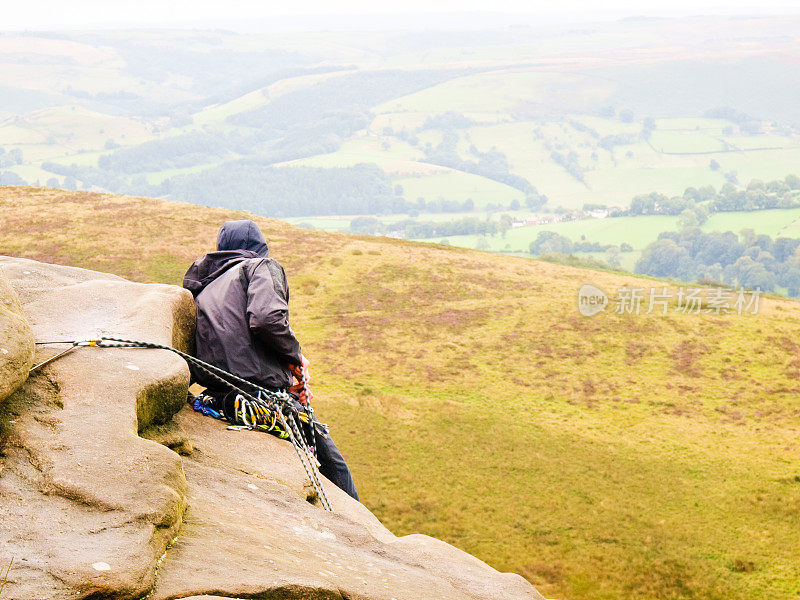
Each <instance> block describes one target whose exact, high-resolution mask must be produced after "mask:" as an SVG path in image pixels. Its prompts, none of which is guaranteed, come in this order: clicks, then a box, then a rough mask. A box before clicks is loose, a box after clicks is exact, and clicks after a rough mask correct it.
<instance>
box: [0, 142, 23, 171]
mask: <svg viewBox="0 0 800 600" xmlns="http://www.w3.org/2000/svg"><path fill="white" fill-rule="evenodd" d="M21 164H22V150H20V149H19V148H12V149H11V150H9V151H8V152H6V149H5V148H3V147H2V146H0V169H4V168H6V167H13V166H14V165H21Z"/></svg>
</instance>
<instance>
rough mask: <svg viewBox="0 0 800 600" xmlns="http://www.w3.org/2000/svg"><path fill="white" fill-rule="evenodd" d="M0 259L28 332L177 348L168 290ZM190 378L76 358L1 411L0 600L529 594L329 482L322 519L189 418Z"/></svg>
mask: <svg viewBox="0 0 800 600" xmlns="http://www.w3.org/2000/svg"><path fill="white" fill-rule="evenodd" d="M0 265H2V266H3V267H4V268H5V270H6V273H7V274H8V276H9V279H10V280H11V283H12V285H13V286H14V287H15V288H16V289H17V291H18V292H19V295H20V299H21V301H22V304H23V307H24V310H25V313H26V314H27V316H28V319H29V321H30V323H31V326H32V328H33V331H34V334H35V335H36V337H37V339H42V338H45V337H46V338H48V339H54V340H58V339H69V340H72V339H79V338H86V337H96V336H99V335H108V336H113V337H122V338H128V339H135V340H142V341H152V342H156V343H161V344H169V345H172V346H174V347H176V348H179V349H188V347H189V345H190V342H191V340H192V337H193V335H192V328H193V326H194V304H193V302H192V298H191V295H190V294H188V292H186V291H184V290H182V289H180V288H177V287H174V286H165V285H144V284H135V283H131V282H128V281H125V280H123V279H121V278H119V277H115V276H112V275H104V274H100V273H94V272H90V271H85V270H81V269H72V268H66V267H55V266H51V265H44V264H39V263H35V262H32V261H23V260H19V259H3V258H0ZM61 348H63V347H61ZM57 351H58V348H57V347H45V348H44V349H42V350H40V353H39V354H40V356H37V359H40V360H41V359H44V358H46V357H47V356H49V355H51V354H53V353H55V352H57ZM188 380H189V374H188V369H187V367H186V365H185V363H184V362H183V361H182V359H180V358H179V357H177V356H176V355H174V354H172V353H170V352H167V351H163V350H149V349H101V348H94V347H88V348H79V349H77V350H75V351H73V352H72V353H70V354H68V355H67V356H64V357H63V358H60V359H58V360H57V361H55V362H53V363H52V364H51V365H48V366H47V367H45V368H43V369H42V371H41V372H38V371H37V372H35V373H34V374H33V375H32V376H31V377H30V378H29V379H28V380H27V382H26V383H25V384H24V385H23V387H22V388H20V389H19V390H17V391H16V392H15V393H14V394H12V395H11V396H10V397H9V398H8V399H7V400H6V402H5V403H4V404H3V405H0V427H1V428H2V429H0V432H1V433H0V436H1V437H0V444H1V446H0V450H1V451H0V457H1V458H0V467H1V468H2V470H0V540H3V541H4V544H0V566H3V565H7V564H8V562H9V561H10V560H11V559H12V557H13V559H14V563H13V567H12V569H11V572H10V575H9V579H8V583H7V585H6V588H5V590H4V597H7V598H10V599H16V600H23V599H25V600H28V599H34V598H49V599H55V600H81V599H89V598H106V599H112V600H116V599H126V600H128V599H129V600H138V599H139V598H142V597H144V596H145V595H147V594H149V596H148V597H149V598H150V599H151V600H177V599H189V598H197V599H200V598H204V599H206V600H211V599H216V598H229V599H230V598H287V599H290V598H296V599H300V598H308V599H310V598H314V599H336V600H343V599H344V598H348V599H351V600H356V599H358V600H392V599H395V600H420V599H435V600H469V599H473V600H478V599H480V600H493V599H496V600H501V599H502V600H542V596H541V595H539V594H538V593H537V592H536V590H535V589H534V588H533V587H532V586H531V585H530V584H529V583H527V582H526V581H525V580H524V579H523V578H522V577H519V576H518V575H512V574H504V573H499V572H497V571H495V570H494V569H492V568H491V567H489V566H488V565H486V564H485V563H483V562H481V561H480V560H478V559H476V558H474V557H472V556H470V555H469V554H466V553H464V552H462V551H460V550H457V549H456V548H454V547H452V546H450V545H448V544H445V543H444V542H441V541H439V540H436V539H434V538H430V537H427V536H423V535H410V536H404V537H396V536H394V535H392V534H391V533H390V532H389V531H388V530H387V529H386V528H385V527H383V525H381V523H380V522H379V521H378V520H377V519H376V518H375V516H374V515H372V513H370V512H369V510H367V509H366V508H365V507H364V506H363V505H361V504H359V503H358V502H356V501H355V500H353V499H351V498H350V497H349V496H347V495H346V494H344V493H343V492H341V491H340V490H338V488H336V487H335V486H334V485H333V484H331V483H330V482H327V480H325V484H326V485H325V489H326V492H327V494H328V496H329V498H330V500H331V503H332V505H333V508H334V512H332V513H331V512H327V511H325V510H323V509H322V508H321V507H319V506H318V504H317V503H315V500H314V497H313V494H312V493H311V489H310V485H309V482H308V480H307V476H306V473H305V472H304V470H303V468H302V466H301V465H300V462H299V460H298V458H297V456H296V454H295V453H294V449H293V448H292V446H291V444H289V443H288V442H286V441H283V440H280V439H278V438H275V437H273V436H270V435H267V434H264V433H260V432H255V431H228V430H227V429H226V427H225V423H224V422H221V421H216V420H214V419H212V418H210V417H204V416H202V415H200V414H198V413H195V412H194V411H192V410H191V408H190V407H189V406H188V405H187V404H186V403H185V400H186V389H187V385H188ZM170 448H174V449H175V450H176V451H177V452H176V451H173V450H172V449H170ZM178 452H180V454H178ZM6 540H7V542H6Z"/></svg>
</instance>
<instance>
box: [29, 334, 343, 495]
mask: <svg viewBox="0 0 800 600" xmlns="http://www.w3.org/2000/svg"><path fill="white" fill-rule="evenodd" d="M36 344H37V345H50V344H71V346H70V347H69V348H67V349H66V350H64V351H63V352H60V353H58V354H56V355H55V356H51V357H50V358H48V359H47V360H45V361H43V362H41V363H39V364H37V365H35V366H34V367H32V368H31V370H30V372H31V373H32V372H33V371H35V370H36V369H39V368H41V367H43V366H45V365H47V364H50V363H51V362H53V361H54V360H56V359H58V358H61V357H62V356H64V355H65V354H68V353H69V352H72V351H73V350H75V349H76V348H79V347H81V346H95V347H97V348H151V349H156V350H169V351H170V352H174V353H175V354H177V355H178V356H180V357H181V358H183V359H184V360H185V361H186V362H187V363H189V364H191V365H193V366H194V367H196V368H197V369H199V370H201V371H203V372H204V373H205V374H206V375H208V376H209V377H211V378H212V379H214V380H215V381H217V382H219V383H222V384H223V385H225V386H226V387H228V388H230V389H232V390H233V391H235V392H236V393H237V394H238V395H239V396H241V400H240V402H241V406H242V415H243V419H242V421H243V422H244V426H245V428H246V429H253V428H254V425H255V415H256V414H257V413H259V414H267V415H270V417H271V418H272V419H273V420H277V421H278V423H279V424H280V425H281V427H283V429H284V431H286V433H287V434H288V437H289V441H290V442H291V443H292V446H293V447H294V449H295V452H296V453H297V457H298V458H299V459H300V464H302V465H303V469H304V470H305V472H306V475H307V476H308V479H309V480H310V481H311V485H312V487H313V488H314V491H315V492H316V493H317V496H318V497H319V499H320V502H321V503H322V506H323V508H325V510H329V511H333V508H332V507H331V503H330V501H329V500H328V496H327V494H325V488H324V487H323V485H322V480H321V479H320V475H319V470H318V469H317V460H316V457H315V456H314V455H313V454H312V452H311V449H310V448H309V446H308V443H307V442H306V439H305V437H304V436H303V434H302V433H301V430H300V427H299V425H298V422H297V421H298V419H299V418H300V417H299V412H298V410H297V409H296V408H295V407H294V405H293V403H292V397H291V396H290V395H289V394H287V393H286V392H282V391H278V392H276V391H273V390H269V389H267V388H264V387H261V386H259V385H257V384H255V383H253V382H252V381H247V380H246V379H242V378H241V377H238V376H237V375H234V374H233V373H229V372H228V371H225V370H224V369H220V368H219V367H215V366H214V365H212V364H210V363H207V362H204V361H202V360H200V359H198V358H196V357H194V356H192V355H191V354H187V353H185V352H181V351H180V350H177V349H176V348H172V347H171V346H164V345H162V344H154V343H151V342H140V341H136V340H126V339H121V338H112V337H101V338H98V339H95V340H77V341H56V342H36ZM244 388H247V389H249V390H252V391H254V392H255V394H256V395H253V394H252V393H250V392H248V391H247V389H244ZM237 399H238V397H237ZM309 408H310V407H309ZM251 418H252V423H251V422H250V419H251ZM309 418H311V420H312V427H313V413H312V414H311V415H310V416H309Z"/></svg>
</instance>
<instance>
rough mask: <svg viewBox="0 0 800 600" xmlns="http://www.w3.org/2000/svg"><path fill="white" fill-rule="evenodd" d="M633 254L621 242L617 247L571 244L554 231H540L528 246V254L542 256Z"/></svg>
mask: <svg viewBox="0 0 800 600" xmlns="http://www.w3.org/2000/svg"><path fill="white" fill-rule="evenodd" d="M614 250H616V252H633V246H631V245H630V244H628V243H626V242H623V243H622V244H620V245H619V246H617V245H615V244H600V243H599V242H589V241H586V240H581V241H580V242H573V241H572V240H571V239H570V238H568V237H566V236H564V235H561V234H558V233H556V232H555V231H540V232H539V233H538V234H537V235H536V239H535V240H533V241H532V242H531V243H530V245H529V246H528V252H530V253H531V254H534V255H537V256H542V255H545V254H572V253H573V252H608V251H614Z"/></svg>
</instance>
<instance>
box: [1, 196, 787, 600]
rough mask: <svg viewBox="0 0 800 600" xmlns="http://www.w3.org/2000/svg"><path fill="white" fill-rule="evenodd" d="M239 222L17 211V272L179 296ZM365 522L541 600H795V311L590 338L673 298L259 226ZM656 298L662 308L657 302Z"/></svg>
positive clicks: (6, 247)
mask: <svg viewBox="0 0 800 600" xmlns="http://www.w3.org/2000/svg"><path fill="white" fill-rule="evenodd" d="M241 216H242V214H241V213H235V212H232V211H224V210H220V209H206V208H201V207H197V206H192V205H183V204H175V203H169V202H165V201H159V200H150V199H143V198H131V197H124V196H108V195H99V194H90V193H77V192H61V191H57V190H47V189H41V188H13V187H0V223H2V227H0V254H10V255H15V256H25V257H30V258H34V259H38V260H44V261H52V262H58V263H62V264H71V265H77V266H82V267H88V268H92V269H99V270H104V271H110V272H114V273H118V274H120V275H123V276H126V277H130V278H132V279H135V280H139V281H160V282H168V283H179V282H180V280H181V276H182V274H183V272H184V270H185V268H186V267H187V266H188V264H189V263H190V262H191V261H192V260H193V259H194V258H195V257H196V256H197V255H199V254H201V253H202V252H205V251H208V250H210V249H212V246H213V243H214V240H215V236H216V231H217V228H218V227H219V225H220V224H221V222H223V221H224V220H226V219H229V218H239V217H241ZM256 220H257V221H258V222H259V223H260V225H261V226H262V228H263V230H264V232H265V234H266V236H267V238H268V239H269V241H270V248H271V254H272V255H273V256H274V257H275V258H277V259H278V260H280V261H281V262H282V264H283V265H284V266H285V268H286V271H287V273H288V275H289V278H290V285H291V287H292V304H291V309H292V322H293V325H294V327H295V329H296V331H297V332H298V335H299V336H300V338H301V340H302V342H303V345H304V352H305V353H306V354H307V355H308V356H309V357H310V359H311V362H312V375H313V379H314V382H313V383H314V389H315V392H316V394H317V396H318V400H317V412H318V414H319V415H320V416H321V418H322V419H324V420H326V421H328V422H329V423H330V424H331V425H332V427H333V431H334V432H335V437H336V439H337V442H338V443H339V445H340V447H341V448H342V450H343V452H344V454H345V456H346V457H347V459H348V461H349V462H350V464H351V466H352V468H353V471H354V475H355V478H356V482H357V483H358V485H359V490H360V492H361V494H362V498H363V501H364V503H365V504H366V505H367V506H368V507H369V508H370V509H372V510H373V511H374V512H375V513H376V514H377V515H378V516H379V517H380V518H381V519H382V520H383V521H384V523H386V524H387V525H388V526H389V527H390V528H391V529H392V530H393V531H395V532H396V533H399V534H404V533H411V532H425V533H429V534H432V535H435V536H438V537H441V538H442V539H445V540H447V541H449V542H451V543H453V544H455V545H457V546H459V547H461V548H463V549H465V550H467V551H469V552H472V553H474V554H476V555H477V556H479V557H481V558H482V559H484V560H486V561H488V562H489V563H490V564H492V565H493V566H495V567H497V568H499V569H502V570H513V571H516V572H518V573H521V574H522V575H524V576H525V577H527V578H528V579H530V580H531V581H532V582H533V583H534V584H535V585H536V586H537V587H538V588H539V589H540V590H541V591H542V592H543V593H544V594H545V595H546V596H548V597H557V598H568V599H571V600H578V599H580V600H601V599H602V600H611V599H614V600H617V599H630V600H634V599H636V600H640V599H678V598H680V599H684V598H686V599H698V600H699V599H702V600H710V599H717V600H723V599H724V600H739V599H741V600H745V599H747V600H754V599H760V600H778V599H788V598H796V597H797V596H798V594H800V583H798V582H800V549H799V548H800V547H798V544H797V540H798V539H799V538H800V519H798V516H800V467H798V464H797V460H796V457H797V451H798V447H800V436H799V435H798V427H797V417H798V414H800V400H798V397H797V393H798V383H797V378H798V376H800V347H799V346H798V343H797V340H798V333H800V305H798V304H797V303H794V302H790V301H779V300H771V299H769V300H762V303H761V306H760V311H759V313H758V314H757V315H750V314H745V315H737V314H736V313H733V314H727V315H715V314H699V315H697V314H688V315H687V314H682V313H679V312H675V311H674V310H673V311H670V314H668V315H661V314H653V315H638V316H637V315H628V314H624V315H618V314H614V311H613V310H612V308H613V303H612V305H610V307H609V309H608V310H607V311H606V312H605V313H602V314H600V315H598V316H595V317H592V318H586V317H582V316H581V315H580V314H579V313H578V311H577V306H576V296H577V290H578V288H579V287H580V286H581V285H582V284H584V283H593V284H595V285H597V286H599V287H600V288H603V289H605V290H606V291H607V292H609V293H610V294H611V295H612V297H613V294H614V292H615V290H616V289H617V288H618V287H620V286H621V285H623V284H627V285H631V286H636V287H641V288H649V287H651V286H652V285H657V286H660V285H662V284H660V283H659V282H653V281H651V280H646V279H636V278H632V277H625V276H622V275H616V274H612V273H601V272H593V271H587V270H580V269H574V268H569V267H564V266H560V265H555V264H548V263H543V262H537V261H533V260H529V259H524V258H510V257H505V256H500V255H495V254H489V253H481V252H475V251H470V250H464V249H459V248H451V247H445V246H435V245H425V244H418V243H413V242H405V241H398V240H391V239H386V238H360V237H353V236H344V235H340V234H333V233H325V232H320V231H308V230H302V229H298V228H296V227H293V226H291V225H288V224H286V223H283V222H280V221H275V220H270V219H263V218H256ZM646 293H647V292H646Z"/></svg>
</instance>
